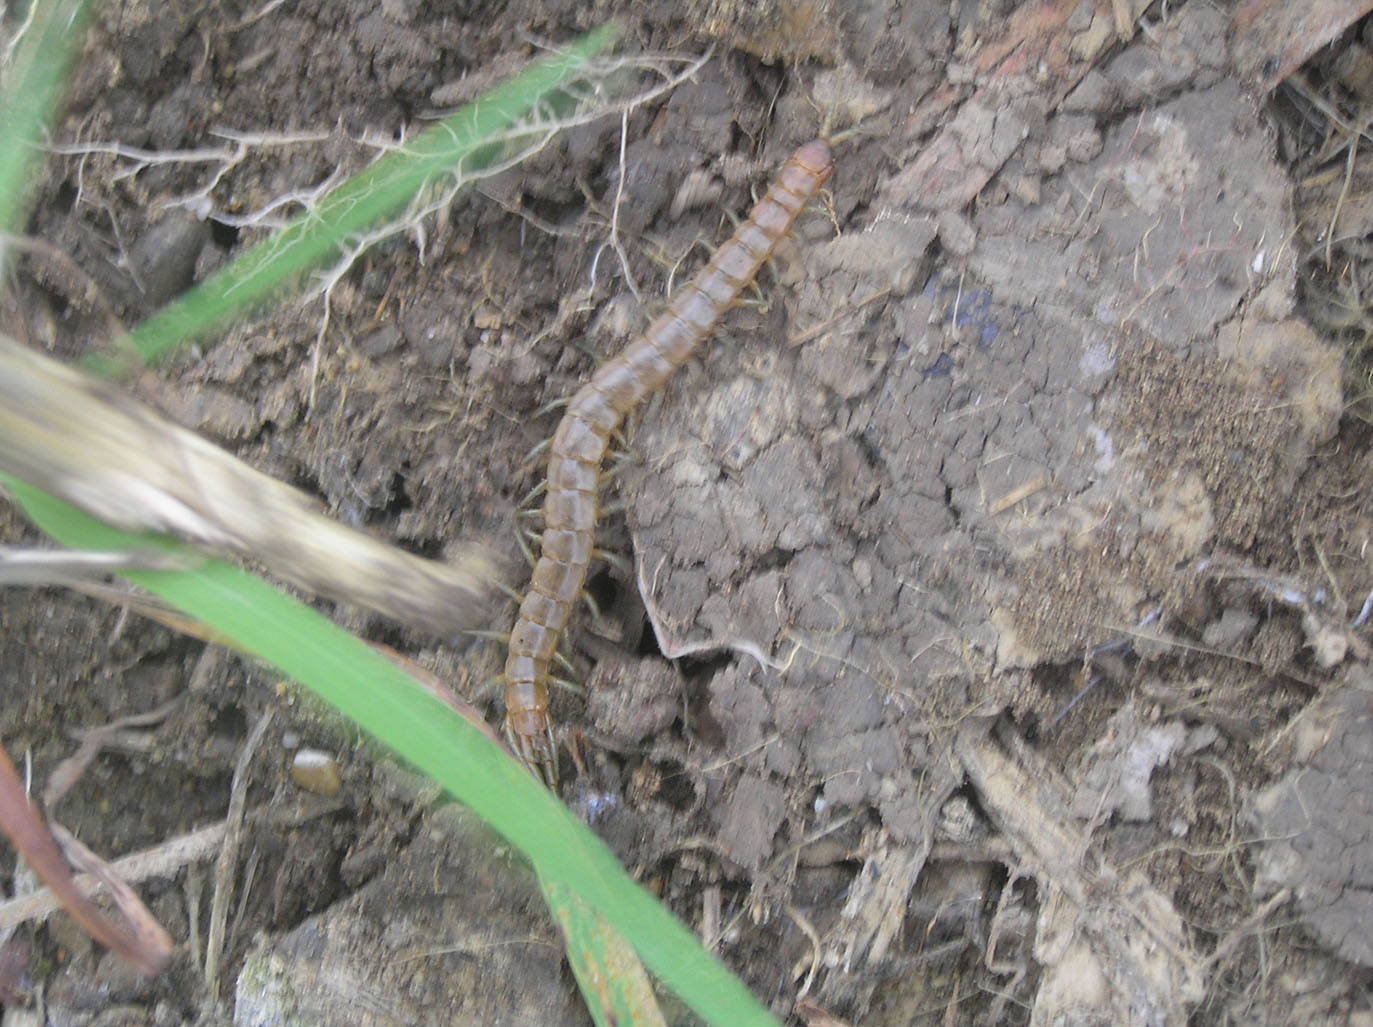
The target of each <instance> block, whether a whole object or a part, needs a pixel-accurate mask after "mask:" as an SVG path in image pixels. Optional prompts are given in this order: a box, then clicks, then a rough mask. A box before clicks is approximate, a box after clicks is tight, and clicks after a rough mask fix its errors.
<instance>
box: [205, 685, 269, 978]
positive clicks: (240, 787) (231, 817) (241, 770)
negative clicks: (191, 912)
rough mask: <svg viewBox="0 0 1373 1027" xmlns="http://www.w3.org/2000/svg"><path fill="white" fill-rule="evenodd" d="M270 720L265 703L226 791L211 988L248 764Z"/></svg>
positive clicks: (208, 967) (210, 940) (209, 937)
mask: <svg viewBox="0 0 1373 1027" xmlns="http://www.w3.org/2000/svg"><path fill="white" fill-rule="evenodd" d="M271 722H272V710H271V707H268V708H267V709H266V710H265V711H264V712H263V714H262V716H261V717H259V718H258V722H257V723H256V724H254V725H253V730H252V731H250V732H249V733H248V738H247V740H246V741H245V742H244V743H243V751H242V752H240V753H239V754H238V763H237V764H236V765H235V766H234V779H233V784H232V785H231V786H230V791H229V812H228V815H227V816H226V817H225V818H224V824H225V828H226V830H225V832H224V843H223V846H222V847H221V849H220V851H219V858H218V859H216V860H215V892H214V898H213V899H211V900H210V928H209V931H208V932H207V933H206V938H205V985H206V987H208V988H210V989H211V990H212V991H213V990H214V987H215V982H216V981H217V980H218V978H219V957H220V953H221V952H222V950H223V946H224V928H225V924H226V921H227V917H228V914H229V899H230V897H231V896H232V894H233V889H234V867H235V866H237V864H238V847H239V844H240V843H241V842H242V840H243V809H244V805H245V804H246V802H247V798H248V766H249V764H250V763H252V760H253V753H255V752H256V751H257V747H258V743H259V742H261V741H262V736H263V735H264V734H266V732H267V726H268V725H269V724H271Z"/></svg>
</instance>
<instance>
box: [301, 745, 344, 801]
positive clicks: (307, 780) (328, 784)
mask: <svg viewBox="0 0 1373 1027" xmlns="http://www.w3.org/2000/svg"><path fill="white" fill-rule="evenodd" d="M291 780H292V781H294V782H295V783H296V784H298V785H299V786H300V787H301V788H304V789H305V790H306V791H307V792H314V793H315V794H316V795H323V796H324V797H325V798H330V799H332V798H333V797H334V796H335V795H337V794H338V793H339V792H340V791H341V790H342V789H343V779H342V778H341V777H340V776H339V772H338V761H337V760H335V759H334V757H333V756H331V755H329V754H328V753H327V752H321V751H320V750H318V749H301V750H300V751H299V752H297V753H296V754H295V756H293V757H292V758H291Z"/></svg>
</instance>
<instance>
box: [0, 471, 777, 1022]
mask: <svg viewBox="0 0 1373 1027" xmlns="http://www.w3.org/2000/svg"><path fill="white" fill-rule="evenodd" d="M3 480H4V481H5V484H6V486H7V487H8V488H9V489H10V490H11V492H12V493H13V494H14V495H15V496H16V498H17V499H18V501H19V502H20V504H21V505H22V506H23V508H24V510H25V511H26V512H27V513H28V515H29V517H30V518H32V519H33V521H34V522H35V523H36V524H38V526H39V527H41V528H42V529H43V530H44V531H46V532H48V534H50V535H52V536H53V537H54V538H55V539H57V540H58V541H59V542H61V543H62V544H63V545H67V546H70V547H73V548H82V549H98V550H115V551H119V550H128V549H132V548H137V547H140V546H142V547H145V548H146V547H147V545H148V544H149V543H148V540H147V539H145V538H140V537H135V536H130V535H126V534H124V533H122V532H119V531H116V530H115V529H113V528H110V527H107V526H106V525H104V524H101V523H100V522H98V521H95V520H93V519H92V518H90V517H87V516H86V515H85V514H82V513H80V512H79V511H77V510H74V509H73V508H71V507H69V506H67V505H66V504H64V503H62V502H60V501H58V500H56V499H53V498H52V497H50V496H48V495H46V494H45V493H43V492H40V491H38V490H37V489H34V488H32V487H31V486H28V485H25V484H23V483H20V482H16V481H13V480H12V479H3ZM126 577H128V578H129V579H130V580H131V581H133V582H135V583H136V584H138V585H140V586H142V587H143V588H145V589H147V590H148V591H149V592H152V593H153V594H155V595H157V596H160V597H161V598H163V599H164V600H166V601H168V602H170V603H172V604H173V605H174V606H176V607H178V608H179V609H181V610H183V611H184V612H186V613H187V614H189V615H191V616H192V617H195V618H196V619H197V620H200V621H202V622H204V623H205V624H208V625H209V626H210V627H212V628H214V629H216V630H217V631H219V632H221V633H222V634H223V635H225V636H226V637H228V638H230V639H232V640H233V641H234V642H235V643H236V644H238V645H239V646H241V647H243V648H245V649H248V650H250V651H252V652H254V653H256V654H257V655H258V656H259V657H260V658H261V659H263V660H265V661H266V662H268V663H270V664H272V665H273V666H275V667H276V668H277V669H278V670H280V671H281V672H282V673H284V674H286V675H287V676H289V677H292V678H294V679H295V680H297V681H299V682H300V683H301V684H303V685H305V686H306V687H308V688H310V689H311V690H312V691H314V692H316V693H317V694H318V695H319V696H320V697H321V698H323V699H324V700H325V701H326V702H328V703H330V704H331V705H333V706H334V707H336V708H337V709H338V710H339V711H340V712H342V713H343V714H344V715H346V716H348V717H350V718H352V719H353V720H354V721H356V722H357V723H358V724H360V725H361V726H362V727H363V728H364V729H365V730H366V731H368V732H370V733H371V734H372V735H373V736H374V737H376V738H377V739H378V740H379V741H381V742H382V743H383V744H385V745H386V746H388V747H389V748H391V749H392V750H394V751H395V752H396V753H397V754H399V755H400V756H401V757H402V758H404V759H405V760H407V761H408V762H409V763H411V764H413V765H414V766H415V767H417V768H418V769H420V770H422V771H423V772H425V773H426V774H428V775H430V776H431V777H432V778H433V779H434V780H435V781H437V782H439V784H441V785H442V786H443V787H444V788H446V789H447V790H448V791H449V792H451V793H452V794H453V795H454V796H455V797H456V798H457V799H458V800H460V801H461V802H463V803H464V804H466V805H467V806H469V807H470V808H471V809H472V810H473V811H474V812H476V813H477V814H478V815H479V816H481V817H482V818H483V819H485V820H486V821H487V822H488V823H489V824H490V825H491V826H492V827H493V828H495V830H496V831H498V832H499V833H500V834H502V835H504V836H505V837H506V838H507V839H508V840H509V841H510V842H511V843H512V844H513V845H514V846H516V847H517V848H518V849H519V850H520V851H521V852H523V853H524V854H525V855H526V856H527V857H528V858H529V859H530V861H531V862H532V863H533V864H534V867H535V869H536V871H537V872H538V874H539V876H540V878H541V880H542V881H543V882H544V886H545V889H551V892H552V894H553V895H554V896H555V897H556V896H557V895H558V894H559V890H560V889H565V890H566V891H567V892H568V893H570V894H571V895H574V896H576V897H577V899H578V900H579V901H581V902H584V903H585V904H586V905H587V906H589V907H590V908H591V909H592V910H594V911H595V912H596V913H597V914H599V915H600V916H601V917H602V918H604V920H605V922H606V923H607V924H608V925H609V926H610V927H611V928H613V929H614V930H615V931H617V932H619V933H620V934H621V935H622V936H623V937H624V939H625V940H626V941H628V942H629V943H630V944H631V945H633V947H634V949H635V950H636V951H637V952H638V954H639V956H640V958H641V959H642V960H643V961H644V963H645V965H647V967H648V968H649V969H650V970H651V971H653V973H655V974H656V975H657V976H658V977H659V978H660V979H661V980H662V981H663V982H664V983H665V984H666V985H667V986H668V987H669V988H671V989H672V990H673V991H675V992H676V993H677V994H678V995H679V996H680V997H681V998H682V1000H683V1001H685V1002H686V1003H687V1005H689V1006H690V1007H691V1008H692V1009H693V1010H695V1011H696V1012H697V1014H699V1015H700V1016H701V1017H702V1018H703V1019H705V1020H706V1021H707V1022H709V1023H712V1024H718V1025H730V1027H736V1025H740V1027H747V1025H759V1027H763V1025H769V1027H776V1023H777V1021H776V1020H774V1019H773V1018H772V1017H771V1016H770V1015H769V1014H768V1012H767V1011H766V1010H765V1009H764V1008H763V1007H762V1006H761V1005H759V1004H758V1002H757V1001H756V1000H755V999H754V998H753V997H752V996H751V995H750V994H749V993H748V991H747V990H746V989H745V988H744V986H743V985H742V984H741V983H740V982H739V981H738V979H736V978H735V977H734V976H733V975H732V974H730V973H729V971H727V970H726V969H725V968H724V967H723V966H722V965H721V964H720V963H719V961H718V960H716V959H715V958H714V957H713V956H711V955H710V954H708V953H707V952H706V951H705V950H704V949H702V948H701V946H700V943H699V942H698V941H697V940H696V938H695V936H694V935H693V934H691V932H690V931H688V930H687V929H686V927H685V926H683V925H682V924H681V923H680V922H679V921H678V920H677V919H676V918H675V917H673V916H672V914H671V913H669V912H667V910H665V909H664V908H663V907H662V906H661V905H660V904H659V903H658V902H657V900H655V899H654V898H653V897H652V896H650V895H649V894H648V893H647V892H645V891H644V890H643V889H642V888H640V887H639V886H638V885H637V884H635V883H634V882H633V881H632V880H631V879H630V878H629V876H628V875H627V874H626V873H625V872H624V870H623V869H622V868H621V867H620V865H619V863H618V862H616V860H615V857H614V855H613V854H612V853H611V852H610V850H609V849H607V848H606V847H605V845H604V844H603V843H602V842H601V841H600V839H598V838H597V837H596V836H595V835H594V834H592V833H591V832H590V831H589V830H587V828H586V827H585V826H584V825H582V824H581V823H580V822H579V821H578V820H577V819H576V818H575V817H574V816H573V815H572V814H571V813H570V812H569V811H568V810H567V809H566V808H565V807H564V806H563V805H562V804H561V803H560V802H558V800H557V799H556V798H555V797H554V796H553V795H551V794H550V793H549V792H548V791H547V790H546V789H545V788H543V787H542V786H541V785H539V784H538V783H537V782H536V781H535V780H534V778H533V777H532V775H530V774H529V773H528V772H527V771H525V770H524V769H523V768H522V767H520V766H519V765H518V764H516V763H515V762H514V761H513V760H512V759H510V757H509V756H508V755H507V754H506V753H505V752H504V751H503V750H501V749H500V747H499V746H497V745H495V743H493V742H492V741H490V740H489V739H487V738H486V737H484V736H483V735H482V734H481V732H480V731H478V730H477V729H476V728H474V727H472V726H471V725H470V724H468V723H466V722H465V721H464V720H463V719H462V718H461V717H459V716H458V715H457V714H456V713H454V712H453V711H452V710H450V709H449V708H448V707H446V706H444V705H443V704H442V703H440V702H439V701H438V700H437V699H435V698H433V697H432V696H430V695H429V694H428V693H426V692H425V691H424V690H423V689H422V687H421V686H420V685H419V684H418V683H417V682H415V681H414V680H413V679H412V678H410V677H409V676H408V675H407V674H405V672H404V671H402V670H400V669H399V668H398V667H396V666H395V665H394V664H392V663H390V662H388V661H387V660H386V659H384V658H383V657H382V656H380V655H378V654H377V653H375V652H373V651H372V650H371V649H369V648H368V647H367V646H366V645H364V644H363V643H362V642H360V641H358V640H357V639H355V638H353V637H352V636H351V635H349V634H348V633H347V632H345V631H343V630H342V629H341V628H339V627H337V626H336V625H334V624H332V623H331V622H329V621H328V620H326V619H325V618H323V617H322V616H320V615H319V614H317V613H316V612H315V611H313V610H311V609H310V608H309V607H307V606H305V605H303V604H302V603H299V602H297V601H296V600H294V599H292V598H290V597H289V596H286V595H285V594H283V593H281V592H279V591H277V590H276V589H275V588H273V587H271V586H270V585H268V584H267V583H266V582H264V581H262V580H261V579H259V578H256V577H254V576H253V575H251V574H248V573H247V572H245V571H242V570H239V569H238V568H236V567H232V566H230V565H228V564H225V563H220V562H217V561H211V562H209V563H207V564H205V565H204V566H203V567H200V568H198V569H197V570H196V571H193V572H175V573H173V572H137V573H133V572H130V573H128V574H127V575H126Z"/></svg>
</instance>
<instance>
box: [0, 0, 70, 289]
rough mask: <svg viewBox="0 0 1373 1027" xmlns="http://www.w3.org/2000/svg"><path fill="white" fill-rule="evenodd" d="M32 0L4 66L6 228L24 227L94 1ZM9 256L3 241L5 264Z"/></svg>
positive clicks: (0, 177) (1, 190)
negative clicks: (47, 136) (48, 133)
mask: <svg viewBox="0 0 1373 1027" xmlns="http://www.w3.org/2000/svg"><path fill="white" fill-rule="evenodd" d="M30 3H31V5H32V7H31V15H32V16H31V17H30V18H29V20H28V23H27V25H26V26H24V28H23V36H22V37H21V38H20V40H19V43H18V45H17V46H16V47H15V50H14V53H13V55H12V57H11V59H10V63H9V66H8V67H0V74H3V75H4V85H3V89H0V232H15V233H17V232H21V231H23V228H24V219H25V217H26V215H27V212H28V200H29V188H30V186H31V184H32V182H33V171H34V168H35V167H36V166H37V164H38V163H39V162H40V161H41V160H43V159H44V157H45V154H44V152H43V145H42V144H43V131H44V129H45V128H46V127H47V126H48V125H49V124H51V123H52V120H53V112H54V110H55V109H56V107H57V102H58V100H59V99H60V98H61V96H62V86H63V84H64V83H65V82H66V80H67V73H68V72H69V71H70V69H71V64H72V61H73V59H74V57H75V55H76V51H77V49H78V47H79V46H80V44H81V34H82V33H81V30H82V27H83V26H84V25H85V24H86V14H87V11H88V9H89V6H90V5H89V3H88V0H30ZM3 42H4V40H0V44H3ZM3 255H4V247H3V246H0V267H3V265H4V256H3Z"/></svg>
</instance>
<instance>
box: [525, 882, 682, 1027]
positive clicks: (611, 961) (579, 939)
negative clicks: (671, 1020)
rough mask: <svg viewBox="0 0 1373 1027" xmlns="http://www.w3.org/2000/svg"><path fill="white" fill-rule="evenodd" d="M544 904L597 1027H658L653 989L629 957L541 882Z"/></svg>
mask: <svg viewBox="0 0 1373 1027" xmlns="http://www.w3.org/2000/svg"><path fill="white" fill-rule="evenodd" d="M540 883H541V884H542V885H543V894H544V899H545V900H546V901H547V902H548V908H549V909H551V910H552V911H553V917H554V919H556V920H557V921H558V926H559V927H561V928H562V932H563V940H564V941H565V943H566V947H567V961H568V962H569V963H571V964H572V973H573V974H574V975H575V976H576V978H577V986H578V987H579V988H581V990H582V999H583V1000H584V1001H585V1002H586V1008H587V1011H588V1012H590V1013H591V1018H592V1019H593V1020H595V1021H596V1023H597V1024H598V1027H663V1025H664V1024H665V1022H666V1021H664V1019H663V1014H662V1010H660V1009H659V1008H658V1000H657V998H656V997H655V996H654V994H653V985H652V984H651V983H650V982H649V979H648V974H646V973H644V968H643V966H642V965H641V964H640V963H639V961H638V960H637V959H635V958H634V951H633V949H631V948H630V947H629V946H628V945H627V944H626V943H625V942H624V940H623V939H622V938H621V937H620V936H619V935H618V934H616V933H615V932H614V931H613V930H611V929H610V927H609V926H607V925H606V923H605V921H604V920H602V919H601V918H600V917H599V916H597V915H596V913H595V912H594V911H593V910H591V909H588V908H587V906H586V904H585V903H583V902H582V901H581V900H580V899H578V898H577V896H576V895H574V894H573V893H572V892H570V891H568V890H567V889H566V888H565V887H563V886H562V885H560V884H557V883H556V882H550V881H547V880H541V881H540Z"/></svg>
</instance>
